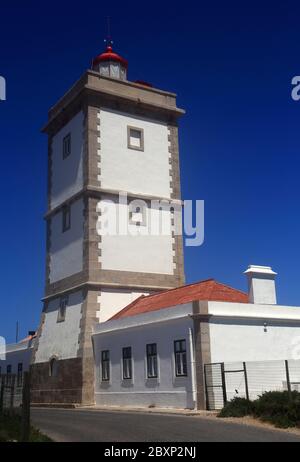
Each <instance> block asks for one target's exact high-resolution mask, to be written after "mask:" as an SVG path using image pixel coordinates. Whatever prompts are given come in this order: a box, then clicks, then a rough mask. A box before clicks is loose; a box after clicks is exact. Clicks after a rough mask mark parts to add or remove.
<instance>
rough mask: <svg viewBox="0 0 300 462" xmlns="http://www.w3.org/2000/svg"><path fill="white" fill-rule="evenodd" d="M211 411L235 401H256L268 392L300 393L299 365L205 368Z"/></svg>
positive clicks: (260, 363)
mask: <svg viewBox="0 0 300 462" xmlns="http://www.w3.org/2000/svg"><path fill="white" fill-rule="evenodd" d="M204 375H205V386H206V402H207V408H208V409H209V410H217V409H221V408H222V407H223V406H224V404H225V403H226V402H227V401H230V400H231V399H233V398H235V397H240V398H247V399H250V400H255V399H257V398H258V397H259V396H260V395H262V394H263V393H264V392H266V391H284V390H288V391H293V390H296V391H300V361H299V360H298V361H296V360H280V361H251V362H250V361H249V362H232V363H212V364H205V366H204Z"/></svg>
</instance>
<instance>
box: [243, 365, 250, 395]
mask: <svg viewBox="0 0 300 462" xmlns="http://www.w3.org/2000/svg"><path fill="white" fill-rule="evenodd" d="M243 368H244V377H245V391H246V398H247V400H248V401H249V399H250V398H249V386H248V374H247V366H246V363H245V362H244V363H243Z"/></svg>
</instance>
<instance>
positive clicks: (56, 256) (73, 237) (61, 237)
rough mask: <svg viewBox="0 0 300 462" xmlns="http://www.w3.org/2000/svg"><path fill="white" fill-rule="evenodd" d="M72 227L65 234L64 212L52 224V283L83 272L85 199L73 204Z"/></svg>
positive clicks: (55, 216) (54, 218) (60, 212)
mask: <svg viewBox="0 0 300 462" xmlns="http://www.w3.org/2000/svg"><path fill="white" fill-rule="evenodd" d="M70 208H71V227H70V229H68V230H67V231H65V232H63V224H62V223H63V216H62V210H60V211H59V212H58V213H56V214H55V215H53V217H52V218H51V222H50V230H51V239H50V241H51V247H50V283H53V282H55V281H58V280H60V279H63V278H66V277H68V276H71V275H72V274H76V273H79V272H80V271H82V265H83V226H84V216H83V199H78V200H77V201H75V202H73V203H72V204H71V206H70Z"/></svg>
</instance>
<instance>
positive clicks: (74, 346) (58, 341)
mask: <svg viewBox="0 0 300 462" xmlns="http://www.w3.org/2000/svg"><path fill="white" fill-rule="evenodd" d="M59 302H60V299H59V298H55V299H53V300H51V301H50V302H49V304H48V307H47V309H46V310H45V313H44V316H45V319H44V323H43V329H42V332H41V336H40V338H39V344H38V349H37V351H36V356H35V363H42V362H48V361H49V360H50V358H51V357H52V356H56V357H57V358H58V359H59V360H62V359H69V358H76V357H77V353H78V339H79V334H80V319H81V317H82V314H81V309H82V302H83V297H82V292H81V291H79V292H74V293H70V294H69V300H68V306H67V310H66V318H65V321H64V322H57V315H58V308H59Z"/></svg>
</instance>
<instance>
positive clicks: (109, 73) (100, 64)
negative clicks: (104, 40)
mask: <svg viewBox="0 0 300 462" xmlns="http://www.w3.org/2000/svg"><path fill="white" fill-rule="evenodd" d="M92 68H93V70H94V71H97V72H100V74H101V75H103V76H104V77H113V78H116V79H121V80H126V78H127V68H128V62H127V61H126V59H124V58H122V56H120V55H118V54H117V53H115V52H114V51H113V49H112V45H111V43H109V44H108V45H107V47H106V50H105V51H104V52H103V53H101V54H100V55H98V56H96V58H94V59H93V64H92Z"/></svg>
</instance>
